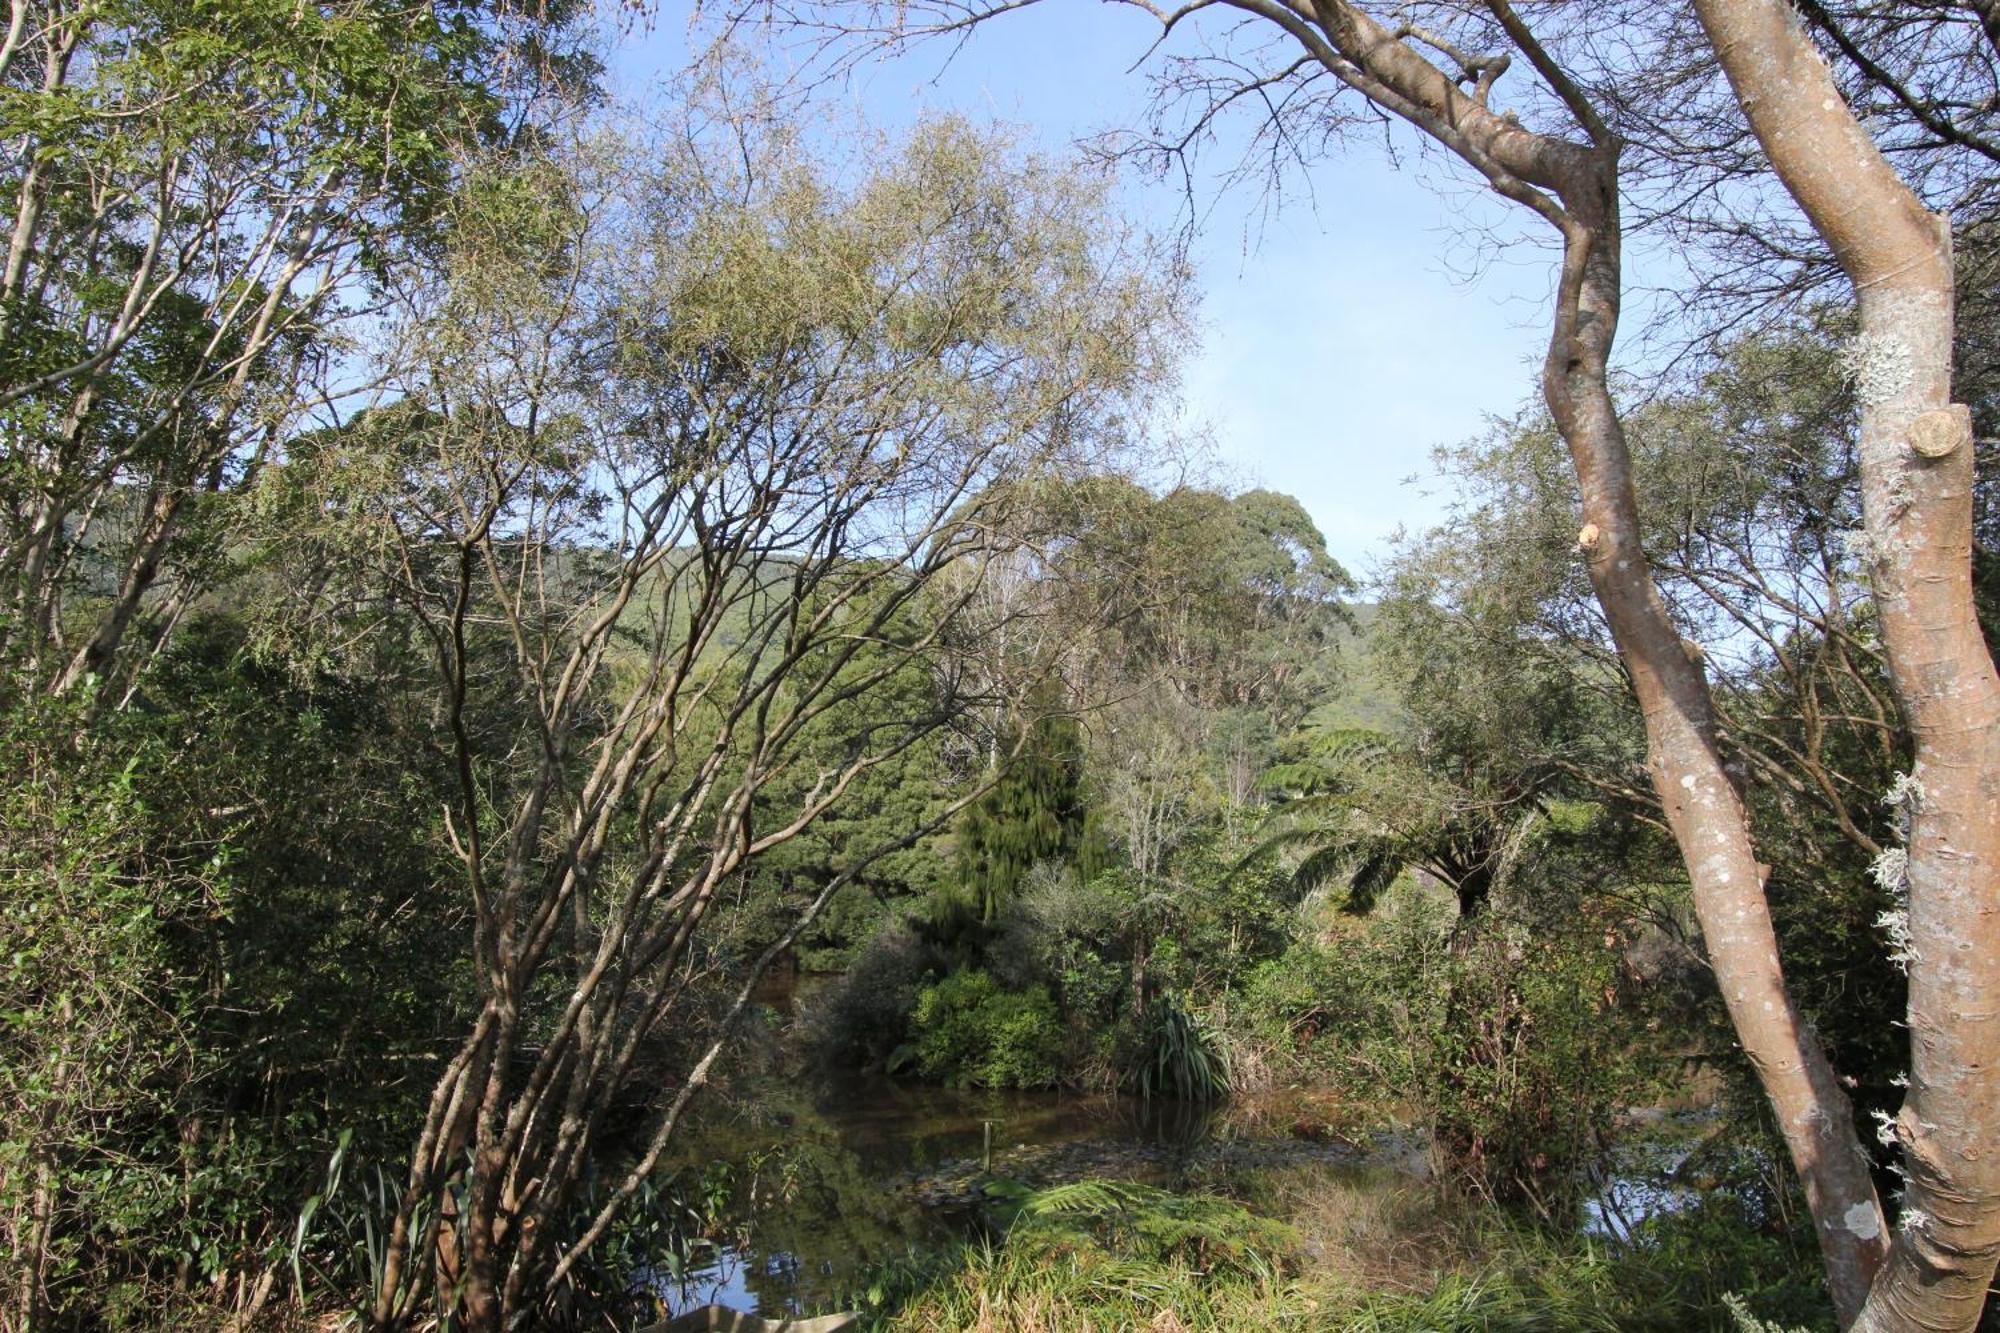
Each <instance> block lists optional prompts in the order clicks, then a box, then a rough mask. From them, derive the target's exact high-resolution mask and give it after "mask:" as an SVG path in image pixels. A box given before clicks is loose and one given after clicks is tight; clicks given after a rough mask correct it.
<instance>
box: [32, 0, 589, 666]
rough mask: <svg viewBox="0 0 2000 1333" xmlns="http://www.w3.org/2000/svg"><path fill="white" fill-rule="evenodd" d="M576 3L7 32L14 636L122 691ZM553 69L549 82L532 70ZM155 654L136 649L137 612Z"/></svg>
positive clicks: (40, 6) (560, 76)
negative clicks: (517, 80) (457, 166)
mask: <svg viewBox="0 0 2000 1333" xmlns="http://www.w3.org/2000/svg"><path fill="white" fill-rule="evenodd" d="M575 15H576V10H575V7H574V6H570V5H565V4H562V3H557V4H552V5H548V6H543V7H541V9H540V11H539V14H538V16H537V17H536V18H535V19H534V20H532V21H525V20H523V19H521V18H518V17H517V16H515V15H514V14H513V13H512V6H511V5H510V4H507V3H505V0H501V2H500V3H495V4H491V5H489V4H486V3H483V0H469V2H468V3H464V4H459V3H451V4H443V5H418V6H414V7H412V6H405V5H400V4H393V3H381V2H380V0H341V2H340V3H335V4H331V5H320V6H313V7H310V8H307V9H300V8H298V7H297V6H294V5H290V4H284V3H270V2H269V0H246V2H245V3H232V4H229V5H223V6H215V5H208V4H201V3H188V2H187V0H118V2H117V3H112V4H95V3H86V4H73V3H67V2H66V0H22V3H20V4H18V5H16V6H14V7H13V8H12V10H11V21H10V23H9V25H8V27H7V30H6V33H5V36H4V39H0V88H4V94H0V137H4V138H5V139H6V141H7V142H8V144H9V145H10V148H9V152H8V159H7V161H8V165H7V167H6V168H5V170H4V173H0V192H4V194H5V195H6V196H7V197H8V199H9V202H10V213H11V221H10V224H9V226H8V229H7V241H6V252H5V261H4V267H0V430H4V432H5V434H6V437H7V442H8V443H7V459H6V464H5V466H4V469H0V580H4V584H5V589H4V594H0V651H4V653H5V654H6V656H7V659H8V661H9V662H10V665H12V666H13V667H15V668H16V670H17V671H18V672H19V673H20V677H21V680H22V681H23V682H24V683H27V684H31V685H32V686H33V687H34V688H39V689H46V690H54V691H58V692H62V691H67V690H70V689H72V688H74V687H76V686H77V685H78V684H79V683H80V682H82V681H83V680H85V679H86V678H94V679H96V680H98V682H99V685H98V693H99V694H101V695H102V696H104V697H105V698H106V699H107V700H109V701H111V702H115V701H116V700H117V699H118V698H119V697H120V695H122V693H123V692H124V689H125V686H126V685H127V684H128V683H129V681H130V678H131V673H132V672H131V669H132V668H133V667H134V666H135V664H136V662H137V661H142V660H143V659H144V658H145V656H146V655H147V654H148V653H150V652H152V651H154V650H156V649H157V648H158V647H159V645H160V644H161V643H163V642H164V640H165V638H166V634H167V632H168V631H169V630H170V629H171V627H172V625H173V624H174V622H175V621H176V620H177V618H178V617H179V616H180V615H181V614H182V613H183V612H184V611H186V610H187V608H188V607H190V606H191V605H193V604H194V602H195V601H196V600H197V599H198V597H199V596H200V594H201V593H202V592H203V591H204V590H205V588H206V587H207V586H208V585H209V584H210V583H212V581H213V580H214V579H215V577H216V575H217V572H218V569H219V567H220V564H221V563H222V562H223V556H224V553H226V551H227V550H228V547H229V539H228V536H227V524H226V523H225V522H224V521H223V519H222V514H221V513H220V512H219V511H222V510H224V509H226V507H227V506H226V504H225V503H224V501H226V499H227V498H228V497H231V496H234V495H237V494H239V493H241V491H242V490H243V489H244V488H245V487H246V486H247V485H249V484H250V483H251V482H252V481H253V480H254V478H255V477H256V475H257V474H258V472H259V471H260V470H261V468H262V466H263V464H264V463H265V462H266V461H268V460H269V459H270V458H271V457H272V455H273V454H274V452H277V451H279V450H280V449H281V448H282V441H283V439H284V438H285V436H286V435H287V433H288V432H290V431H292V430H293V429H294V428H295V427H296V425H297V423H298V421H299V419H300V417H301V416H302V415H303V414H304V413H305V412H306V411H307V410H308V409H309V408H310V407H311V406H312V405H313V404H314V403H315V402H316V401H318V398H319V393H318V390H320V389H322V388H324V387H325V386H324V384H323V383H322V381H323V380H324V378H325V376H326V372H327V369H328V363H329V362H330V361H331V360H333V359H334V358H336V357H337V356H338V355H339V350H340V346H341V344H342V341H343V338H342V327H343V325H345V324H347V322H348V320H349V318H350V317H352V316H354V315H358V314H362V313H364V312H365V309H366V307H367V305H368V304H369V303H370V301H371V299H372V298H373V297H374V296H375V295H377V294H378V293H377V290H376V286H375V284H376V283H377V282H378V281H379V279H381V278H382V277H383V276H384V274H385V273H386V272H387V270H389V269H390V268H392V267H394V266H396V265H397V264H399V263H401V262H404V261H406V260H407V259H408V258H409V256H410V255H411V254H412V253H413V252H420V251H422V250H424V249H425V248H427V247H431V246H434V245H435V243H436V241H437V239H438V224H439V222H440V212H441V209H442V206H443V201H444V200H445V199H446V198H447V197H448V195H449V192H450V189H451V184H452V177H453V173H454V163H455V161H456V160H457V158H458V155H459V154H461V153H463V152H464V151H467V150H468V149H472V148H476V147H477V146H479V145H481V144H492V143H495V142H498V141H501V140H504V139H506V138H508V137H509V136H510V135H511V134H512V133H513V132H514V130H515V129H516V128H517V123H516V122H517V121H518V119H519V116H520V113H521V112H522V111H523V110H524V109H525V108H526V107H527V106H529V105H530V104H531V103H532V102H533V101H534V100H535V98H536V96H537V93H538V91H539V86H538V85H539V83H540V81H542V80H546V81H548V82H550V83H563V82H571V83H572V84H578V85H580V84H583V83H587V82H588V80H589V78H590V76H591V68H590V65H589V62H588V61H587V60H582V59H578V58H575V57H573V56H570V55H566V54H565V53H564V49H563V48H564V42H563V32H564V29H565V27H566V26H567V25H568V24H569V23H570V22H571V20H572V19H573V18H574V17H575ZM510 70H518V71H524V72H527V73H528V75H529V77H528V79H527V80H526V81H525V83H526V86H525V88H524V87H523V86H521V85H515V86H511V87H510V86H508V78H507V75H506V73H505V71H510ZM135 625H136V626H142V627H143V628H144V629H146V630H147V631H148V632H147V633H146V634H144V635H142V636H141V640H140V642H139V644H138V645H137V647H138V649H139V651H138V652H136V653H133V652H129V651H128V649H129V648H131V647H132V645H131V644H130V643H129V642H128V639H129V638H130V637H131V636H132V634H133V633H134V627H135Z"/></svg>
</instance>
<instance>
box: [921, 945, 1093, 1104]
mask: <svg viewBox="0 0 2000 1333" xmlns="http://www.w3.org/2000/svg"><path fill="white" fill-rule="evenodd" d="M911 1030H912V1034H913V1035H912V1038H911V1046H910V1054H909V1057H908V1058H909V1059H910V1060H911V1061H912V1062H913V1063H914V1065H915V1067H916V1069H917V1071H918V1072H919V1073H921V1074H923V1075H924V1076H925V1077H926V1078H933V1079H937V1080H939V1081H941V1082H944V1083H948V1084H951V1085H952V1086H954V1087H980V1088H1047V1087H1053V1086H1054V1085H1055V1084H1056V1083H1057V1082H1058V1081H1059V1080H1060V1078H1061V1076H1062V1067H1061V1064H1060V1060H1061V1056H1062V1020H1061V1019H1060V1017H1059V1016H1058V1015H1057V1013H1056V1008H1055V1004H1054V1002H1053V1001H1051V1000H1050V999H1049V995H1048V992H1047V991H1045V990H1043V989H1042V988H1041V987H1040V986H1035V987H1031V988H1029V989H1028V990H1026V991H1020V992H1009V991H1005V990H1002V989H1001V988H1000V986H999V985H998V984H997V983H996V982H995V981H994V980H993V978H992V977H990V976H988V975H987V974H986V973H984V972H980V971H975V970H971V969H964V970H960V971H957V972H953V973H951V974H950V975H949V976H947V977H945V978H944V979H943V980H942V981H939V982H938V983H937V984H936V985H933V986H928V987H926V988H925V989H924V990H923V992H922V993H921V994H919V995H918V996H917V1007H916V1012H915V1013H914V1014H913V1015H912V1016H911Z"/></svg>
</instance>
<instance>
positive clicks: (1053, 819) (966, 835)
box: [935, 713, 1085, 929]
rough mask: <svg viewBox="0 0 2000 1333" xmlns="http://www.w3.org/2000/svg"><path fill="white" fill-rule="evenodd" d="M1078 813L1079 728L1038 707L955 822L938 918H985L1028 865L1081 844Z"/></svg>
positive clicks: (1059, 857) (1007, 897)
mask: <svg viewBox="0 0 2000 1333" xmlns="http://www.w3.org/2000/svg"><path fill="white" fill-rule="evenodd" d="M1084 815H1085V809H1084V799H1083V737H1082V733H1081V732H1080V731H1079V730H1078V728H1077V725H1076V721H1075V719H1073V718H1070V717H1067V716H1064V715H1062V714H1058V713H1044V714H1042V715H1040V716H1038V717H1037V718H1036V719H1035V720H1034V721H1033V722H1032V723H1030V724H1029V731H1028V735H1027V737H1026V739H1025V741H1024V742H1023V744H1022V746H1021V749H1020V753H1019V754H1018V755H1016V756H1014V757H1013V758H1012V759H1011V760H1010V761H1009V762H1008V763H1007V767H1006V769H1005V770H1004V771H1003V772H1002V773H1001V775H1000V778H999V780H998V781H997V782H996V783H995V784H994V786H993V789H992V790H991V791H989V792H987V793H986V794H985V795H984V796H982V797H980V799H979V800H977V801H976V802H974V803H973V804H972V805H971V806H970V807H969V808H968V809H967V810H966V812H965V816H964V818H963V819H962V820H961V821H960V823H959V828H958V833H957V844H958V847H957V880H956V883H955V884H954V885H953V886H951V887H950V888H949V889H947V890H946V891H945V892H943V893H942V894H941V895H940V896H939V898H938V900H937V903H936V905H935V915H936V916H937V918H938V920H939V921H940V923H943V924H946V926H947V929H950V928H951V927H950V924H949V923H953V922H958V921H962V920H963V919H964V918H966V917H968V916H969V917H970V918H971V919H972V920H973V921H976V922H978V923H980V924H983V925H987V924H991V923H992V922H993V920H994V919H995V918H996V917H997V916H999V914H1000V911H1001V909H1002V908H1003V907H1004V906H1005V905H1006V904H1007V903H1009V902H1010V901H1012V900H1013V898H1014V895H1015V893H1016V892H1017V891H1018V889H1019V888H1020V885H1021V880H1022V877H1023V876H1025V875H1026V874H1027V873H1028V871H1029V870H1031V869H1033V868H1034V867H1035V866H1037V865H1039V864H1041V863H1042V862H1044V861H1057V862H1066V861H1069V860H1071V859H1072V858H1074V857H1076V856H1077V855H1078V854H1079V852H1081V851H1082V850H1083V849H1084Z"/></svg>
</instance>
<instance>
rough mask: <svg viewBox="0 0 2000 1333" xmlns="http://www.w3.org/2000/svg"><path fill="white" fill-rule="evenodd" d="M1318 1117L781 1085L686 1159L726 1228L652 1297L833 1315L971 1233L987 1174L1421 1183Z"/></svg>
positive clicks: (1279, 1111)
mask: <svg viewBox="0 0 2000 1333" xmlns="http://www.w3.org/2000/svg"><path fill="white" fill-rule="evenodd" d="M1323 1110H1324V1108H1323V1107H1317V1106H1314V1105H1313V1104H1312V1103H1311V1102H1310V1100H1309V1099H1302V1098H1279V1099H1272V1100H1265V1101H1260V1102H1256V1103H1243V1102H1239V1103H1234V1104H1231V1105H1229V1106H1227V1107H1224V1108H1209V1107H1202V1106H1196V1105H1191V1104H1188V1103H1181V1102H1171V1101H1153V1102H1150V1103H1149V1102H1145V1101H1141V1100H1139V1099H1136V1098H1128V1097H1084V1096H1076V1095H1070V1094H1063V1093H1056V1092H1048V1093H1026V1092H1005V1093H1001V1092H976V1091H959V1090H953V1089H949V1088H939V1087H934V1086H927V1085H916V1084H907V1083H898V1082H895V1081H892V1080H889V1079H885V1078H863V1077H849V1078H842V1079H833V1080H830V1081H819V1082H818V1083H817V1084H816V1085H815V1086H812V1087H800V1086H798V1085H796V1084H793V1085H790V1086H785V1087H777V1088H773V1089H772V1090H771V1091H770V1092H769V1093H768V1094H767V1095H764V1096H760V1097H756V1098H739V1099H738V1100H737V1102H736V1104H735V1106H734V1107H733V1108H732V1109H731V1110H730V1111H729V1112H728V1113H727V1114H725V1115H721V1116H719V1117H718V1118H717V1119H716V1120H715V1121H712V1122H711V1123H709V1124H708V1125H706V1126H705V1127H704V1128H703V1130H702V1131H701V1132H700V1133H699V1134H697V1135H695V1136H693V1137H692V1138H691V1139H690V1140H689V1142H688V1143H687V1144H686V1145H685V1146H684V1147H683V1150H682V1156H681V1159H680V1161H679V1163H678V1165H679V1169H680V1186H681V1188H682V1189H683V1190H684V1191H688V1190H691V1191H693V1192H695V1193H696V1194H698V1195H700V1196H702V1197H703V1198H704V1199H705V1201H706V1205H707V1208H708V1210H709V1212H710V1213H711V1215H714V1216H720V1217H724V1218H726V1219H728V1224H727V1225H726V1226H725V1227H723V1228H721V1234H719V1235H716V1236H713V1237H712V1238H711V1239H710V1240H709V1241H707V1242H705V1243H703V1244H702V1245H700V1246H698V1247H697V1248H696V1249H694V1250H693V1251H692V1252H691V1253H690V1254H689V1255H686V1256H683V1257H681V1258H680V1259H678V1260H675V1261H672V1262H666V1263H662V1264H660V1265H658V1266H656V1267H655V1268H654V1269H653V1270H652V1271H651V1273H650V1274H649V1275H648V1278H647V1283H646V1284H647V1285H648V1286H649V1287H650V1288H651V1289H652V1291H653V1294H654V1295H655V1296H657V1297H658V1298H659V1300H660V1302H661V1303H662V1304H663V1305H664V1306H665V1307H666V1309H667V1311H668V1313H670V1314H678V1313H681V1312H684V1311H686V1310H690V1309H694V1308H698V1307H700V1306H702V1305H706V1304H709V1303H715V1304H719V1305H725V1306H728V1307H729V1308H731V1309H735V1310H741V1311H745V1312H753V1313H756V1312H761V1313H764V1314H773V1313H781V1312H782V1313H788V1314H804V1313H812V1312H816V1311H823V1310H826V1309H830V1308H835V1306H836V1305H837V1304H838V1303H839V1302H840V1301H841V1300H842V1298H843V1297H844V1296H847V1295H849V1294H851V1293H852V1292H853V1291H854V1284H855V1283H856V1281H857V1279H859V1278H860V1277H861V1276H862V1275H863V1273H864V1272H865V1271H866V1270H867V1269H868V1268H870V1267H872V1266H874V1265H877V1264H881V1263H884V1262H892V1261H895V1260H898V1259H907V1258H910V1257H913V1256H915V1255H918V1254H921V1253H922V1252H924V1251H925V1250H928V1249H931V1248H934V1247H937V1246H940V1245H945V1244H949V1243H951V1242H953V1241H956V1240H958V1239H961V1238H963V1237H965V1236H967V1235H971V1234H975V1233H976V1232H977V1230H978V1228H979V1226H980V1222H981V1209H980V1206H979V1205H980V1204H981V1202H982V1199H983V1196H982V1194H981V1192H980V1185H981V1183H982V1182H983V1181H984V1180H985V1179H987V1178H988V1174H989V1172H990V1173H993V1174H998V1175H1002V1176H1005V1177H1008V1178H1010V1179H1013V1180H1017V1181H1021V1182H1023V1183H1025V1184H1029V1185H1034V1186H1040V1185H1047V1184H1056V1183H1061V1182H1063V1181H1069V1180H1078V1179H1085V1178H1090V1177H1110V1178H1119V1179H1131V1180H1141V1181H1146V1182H1149V1183H1153V1184H1159V1185H1163V1186H1167V1187H1170V1188H1180V1187H1194V1186H1199V1185H1200V1184H1202V1183H1203V1182H1212V1181H1215V1180H1219V1179H1222V1178H1224V1177H1226V1176H1228V1175H1231V1174H1233V1173H1239V1172H1242V1171H1245V1170H1258V1169H1264V1168H1280V1167H1284V1166H1288V1165H1293V1164H1301V1165H1302V1164H1306V1163H1313V1164H1317V1165H1321V1166H1331V1167H1332V1168H1333V1169H1335V1170H1349V1169H1351V1170H1352V1171H1353V1173H1354V1176H1355V1179H1356V1181H1357V1182H1359V1181H1363V1180H1367V1179H1371V1178H1376V1177H1381V1176H1383V1175H1385V1174H1387V1175H1392V1176H1401V1177H1403V1178H1405V1179H1407V1176H1408V1175H1410V1174H1421V1173H1422V1171H1423V1170H1424V1166H1425V1156H1424V1153H1423V1151H1422V1147H1421V1145H1420V1144H1417V1143H1414V1142H1411V1141H1408V1140H1405V1139H1403V1138H1400V1137H1398V1136H1393V1135H1391V1136H1384V1137H1381V1138H1378V1139H1376V1140H1374V1141H1372V1142H1370V1143H1368V1144H1366V1145H1365V1146H1362V1145H1357V1144H1354V1143H1350V1142H1347V1141H1344V1140H1342V1139H1340V1138H1337V1137H1334V1136H1332V1135H1330V1134H1329V1133H1328V1132H1327V1130H1326V1128H1325V1125H1326V1117H1325V1116H1324V1114H1323V1113H1322V1112H1323Z"/></svg>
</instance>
